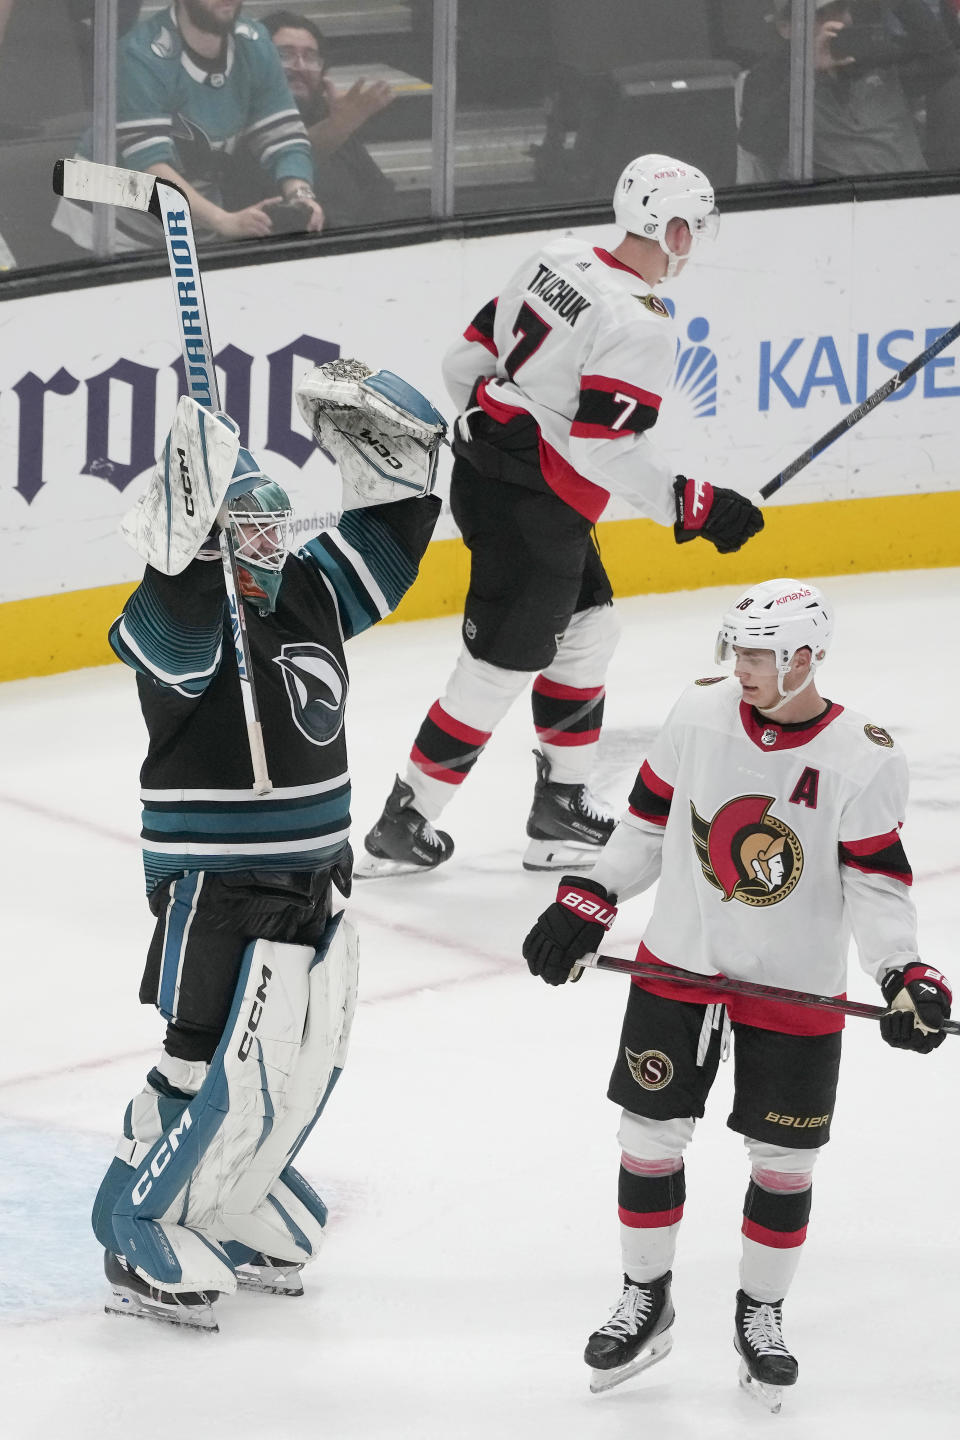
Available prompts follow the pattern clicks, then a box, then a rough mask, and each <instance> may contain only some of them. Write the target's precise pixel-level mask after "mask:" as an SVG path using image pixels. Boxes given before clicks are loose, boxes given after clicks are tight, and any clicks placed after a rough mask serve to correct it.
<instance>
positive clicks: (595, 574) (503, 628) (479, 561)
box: [450, 457, 613, 672]
mask: <svg viewBox="0 0 960 1440" xmlns="http://www.w3.org/2000/svg"><path fill="white" fill-rule="evenodd" d="M450 504H451V508H452V510H453V518H454V519H455V520H456V522H457V525H458V526H459V529H460V533H461V535H462V536H463V539H464V543H465V544H466V546H467V548H468V550H469V551H470V588H469V589H468V591H467V598H466V603H465V605H464V613H463V642H464V644H465V646H466V648H467V650H468V651H469V652H470V654H471V655H473V656H474V657H475V658H476V659H477V660H486V661H487V662H488V663H489V664H491V665H499V666H501V667H502V668H503V669H505V670H529V671H531V672H535V671H538V670H544V669H546V667H547V666H548V665H549V664H550V662H551V661H552V660H553V659H554V658H555V656H556V653H557V645H558V643H559V640H560V637H561V636H562V635H563V632H564V631H565V630H566V628H567V626H568V625H569V623H570V619H571V616H573V615H575V614H576V613H577V612H578V611H580V610H589V609H590V608H591V607H592V606H594V605H609V604H610V603H611V601H612V599H613V590H612V588H611V585H610V581H609V580H608V579H607V573H606V571H605V570H604V568H603V561H602V560H601V559H600V553H599V551H598V550H597V546H596V542H595V540H594V538H593V535H592V533H591V525H590V521H589V520H587V519H586V518H585V517H584V516H583V515H580V514H578V513H577V511H576V510H572V509H571V508H570V506H569V505H567V504H566V503H565V502H564V501H563V500H561V499H559V497H558V496H556V495H555V494H554V493H553V491H552V490H550V489H548V488H546V486H545V487H544V489H542V490H540V489H528V488H527V487H526V486H524V485H514V484H510V483H508V482H506V481H503V480H495V479H491V478H490V477H488V476H485V475H481V474H480V472H479V471H478V470H476V469H474V467H473V465H472V464H470V462H469V461H467V460H465V459H462V458H459V457H458V458H457V459H456V460H455V461H454V465H453V479H452V482H451V487H450Z"/></svg>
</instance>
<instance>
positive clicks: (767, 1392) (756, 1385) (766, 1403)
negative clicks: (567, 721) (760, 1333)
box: [740, 1360, 783, 1415]
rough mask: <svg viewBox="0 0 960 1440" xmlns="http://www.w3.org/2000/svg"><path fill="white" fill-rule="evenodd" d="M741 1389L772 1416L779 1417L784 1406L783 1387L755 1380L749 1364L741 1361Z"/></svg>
mask: <svg viewBox="0 0 960 1440" xmlns="http://www.w3.org/2000/svg"><path fill="white" fill-rule="evenodd" d="M740 1388H741V1390H746V1392H747V1394H748V1395H750V1396H751V1397H752V1398H753V1399H754V1400H756V1402H757V1404H758V1405H762V1406H763V1408H764V1409H765V1410H769V1411H770V1414H771V1415H779V1414H780V1407H781V1405H782V1404H783V1386H782V1385H765V1384H764V1382H763V1381H762V1380H755V1379H754V1377H753V1376H752V1375H751V1374H750V1371H749V1370H748V1369H747V1362H746V1361H745V1360H741V1361H740Z"/></svg>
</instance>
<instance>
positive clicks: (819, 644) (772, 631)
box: [715, 579, 833, 698]
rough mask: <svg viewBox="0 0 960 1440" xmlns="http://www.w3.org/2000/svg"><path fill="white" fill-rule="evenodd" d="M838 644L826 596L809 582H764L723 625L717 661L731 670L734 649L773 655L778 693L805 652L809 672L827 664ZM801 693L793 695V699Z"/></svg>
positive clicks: (739, 603) (738, 603)
mask: <svg viewBox="0 0 960 1440" xmlns="http://www.w3.org/2000/svg"><path fill="white" fill-rule="evenodd" d="M832 638H833V611H832V608H831V607H830V606H828V604H827V602H826V600H825V599H824V596H823V593H822V591H820V590H818V589H817V587H816V586H815V585H808V584H807V582H806V581H805V580H788V579H780V580H764V581H762V582H761V583H760V584H759V585H752V586H751V587H750V589H749V590H745V591H744V592H743V594H742V595H740V596H739V597H738V598H737V599H736V600H735V601H734V602H733V605H732V606H731V607H730V609H729V610H728V611H727V612H726V614H725V615H724V616H723V619H722V620H721V621H720V630H719V633H718V635H717V646H716V653H715V659H716V662H717V664H718V665H726V666H729V665H730V664H731V663H732V662H733V660H734V646H735V645H739V646H741V647H742V648H743V649H745V650H772V651H773V654H774V659H775V661H776V666H777V688H778V689H779V691H780V694H781V696H787V692H786V691H785V690H784V688H783V680H784V676H785V675H786V673H787V670H788V669H789V668H790V661H791V660H792V659H793V657H794V655H795V654H796V653H797V651H798V650H802V649H803V648H804V646H807V647H809V650H810V672H809V674H808V676H807V679H806V681H805V682H804V687H805V686H806V685H808V684H809V683H810V681H811V680H812V679H813V672H814V670H815V669H816V668H817V666H818V665H820V664H822V663H823V661H824V660H825V659H826V654H827V651H828V650H829V648H830V641H831V639H832ZM798 693H799V691H797V690H793V691H791V692H789V698H792V697H793V696H794V695H796V694H798Z"/></svg>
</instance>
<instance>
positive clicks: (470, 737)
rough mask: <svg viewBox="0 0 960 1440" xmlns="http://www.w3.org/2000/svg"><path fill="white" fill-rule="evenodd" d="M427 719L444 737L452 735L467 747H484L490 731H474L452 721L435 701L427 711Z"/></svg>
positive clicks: (471, 727) (457, 721)
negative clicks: (462, 741)
mask: <svg viewBox="0 0 960 1440" xmlns="http://www.w3.org/2000/svg"><path fill="white" fill-rule="evenodd" d="M427 719H428V720H432V721H433V723H434V725H436V726H437V728H438V729H439V730H442V731H443V732H444V734H446V735H452V736H453V738H454V739H455V740H464V741H466V743H467V744H468V745H486V743H487V741H488V740H489V739H490V736H491V735H492V734H493V731H492V730H474V728H473V726H472V725H464V723H463V721H462V720H454V718H453V716H452V715H448V714H447V712H446V710H444V708H443V706H442V705H441V704H440V701H439V700H436V701H435V702H434V703H433V704H432V705H431V706H430V709H429V710H428V711H427Z"/></svg>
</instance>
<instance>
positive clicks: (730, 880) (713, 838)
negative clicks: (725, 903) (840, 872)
mask: <svg viewBox="0 0 960 1440" xmlns="http://www.w3.org/2000/svg"><path fill="white" fill-rule="evenodd" d="M772 804H773V796H772V795H741V796H738V797H737V799H736V800H731V801H729V802H728V804H726V805H722V806H721V807H720V809H719V810H718V811H717V813H716V815H714V817H713V819H712V820H704V819H703V817H702V816H701V815H698V814H697V812H696V809H695V808H694V806H693V805H692V804H691V806H690V823H691V827H692V830H693V844H694V849H695V850H696V852H697V859H698V860H699V861H700V864H701V866H702V868H703V873H704V876H705V878H706V879H707V880H709V882H710V884H711V885H715V886H716V888H717V889H718V890H722V891H723V898H724V900H740V901H742V902H743V904H744V905H776V904H777V903H778V901H780V900H784V899H786V897H787V896H788V895H789V894H790V891H791V890H792V889H793V888H794V886H795V885H796V883H797V881H798V880H799V879H800V875H801V872H802V871H803V850H802V848H801V846H800V841H799V840H798V839H797V837H796V835H795V834H794V833H793V831H792V830H791V829H790V827H789V825H784V823H783V821H782V820H778V819H777V817H776V816H775V815H771V814H770V813H769V812H770V806H771V805H772Z"/></svg>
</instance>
